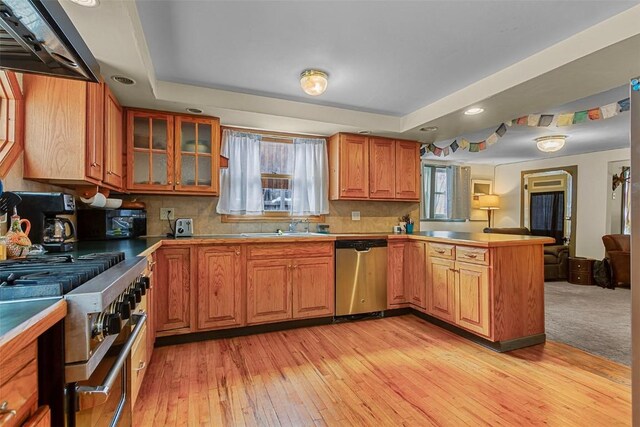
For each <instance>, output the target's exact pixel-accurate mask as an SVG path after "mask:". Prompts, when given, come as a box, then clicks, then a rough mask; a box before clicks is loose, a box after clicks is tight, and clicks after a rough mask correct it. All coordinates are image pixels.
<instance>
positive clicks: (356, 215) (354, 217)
mask: <svg viewBox="0 0 640 427" xmlns="http://www.w3.org/2000/svg"><path fill="white" fill-rule="evenodd" d="M351 221H360V212H359V211H353V212H351Z"/></svg>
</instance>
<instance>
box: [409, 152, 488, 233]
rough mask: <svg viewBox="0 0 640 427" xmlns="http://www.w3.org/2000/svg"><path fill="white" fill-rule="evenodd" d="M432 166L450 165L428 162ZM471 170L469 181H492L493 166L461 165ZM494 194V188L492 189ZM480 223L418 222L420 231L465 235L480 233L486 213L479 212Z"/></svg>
mask: <svg viewBox="0 0 640 427" xmlns="http://www.w3.org/2000/svg"><path fill="white" fill-rule="evenodd" d="M427 163H430V164H431V163H433V164H445V165H446V164H452V163H450V162H438V161H429V162H427ZM460 166H469V167H470V168H471V179H472V180H473V179H486V180H491V181H493V177H494V171H495V166H494V165H480V164H462V165H460ZM494 193H495V187H494ZM481 214H482V215H480V217H482V218H485V219H484V220H482V221H467V222H448V221H420V231H443V230H444V231H460V232H466V233H482V230H483V229H484V228H485V227H486V226H487V220H486V217H487V216H486V213H484V212H481Z"/></svg>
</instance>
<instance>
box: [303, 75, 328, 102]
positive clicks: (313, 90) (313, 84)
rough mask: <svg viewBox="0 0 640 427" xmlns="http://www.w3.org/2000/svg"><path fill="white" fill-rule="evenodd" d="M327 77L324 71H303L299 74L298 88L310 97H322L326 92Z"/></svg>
mask: <svg viewBox="0 0 640 427" xmlns="http://www.w3.org/2000/svg"><path fill="white" fill-rule="evenodd" d="M328 79H329V76H328V75H327V73H325V72H324V71H319V70H311V69H309V70H304V71H303V72H302V73H300V87H301V88H302V90H303V91H304V92H305V93H306V94H307V95H311V96H318V95H322V94H323V93H324V91H325V90H327V84H329V80H328Z"/></svg>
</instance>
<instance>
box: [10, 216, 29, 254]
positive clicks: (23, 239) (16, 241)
mask: <svg viewBox="0 0 640 427" xmlns="http://www.w3.org/2000/svg"><path fill="white" fill-rule="evenodd" d="M22 224H26V225H27V229H26V231H23V230H22ZM30 230H31V223H30V222H29V220H28V219H20V217H19V216H18V212H17V210H16V208H15V207H14V208H13V215H12V216H11V228H9V231H8V232H7V235H6V236H5V238H6V242H7V256H8V257H9V258H22V257H25V256H27V253H28V252H29V248H30V247H31V240H29V237H28V234H29V231H30Z"/></svg>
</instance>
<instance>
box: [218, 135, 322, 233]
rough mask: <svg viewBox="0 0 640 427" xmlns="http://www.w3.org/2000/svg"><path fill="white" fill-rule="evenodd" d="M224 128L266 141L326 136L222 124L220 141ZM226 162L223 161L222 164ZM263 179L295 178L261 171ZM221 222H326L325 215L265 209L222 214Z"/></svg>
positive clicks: (291, 142)
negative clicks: (249, 134) (259, 213)
mask: <svg viewBox="0 0 640 427" xmlns="http://www.w3.org/2000/svg"><path fill="white" fill-rule="evenodd" d="M224 130H233V131H238V132H247V133H255V134H258V135H261V136H262V141H264V142H277V143H288V144H293V139H294V138H326V137H325V136H320V135H304V134H296V133H286V132H270V131H265V130H258V129H248V128H238V127H230V126H220V141H222V133H223V132H224ZM223 164H224V162H221V166H220V167H222V165H223ZM260 175H261V179H264V178H289V179H293V175H289V174H273V173H261V174H260ZM220 216H221V219H220V220H221V222H223V223H234V222H280V223H282V222H290V221H308V222H310V223H320V222H324V220H325V215H291V213H289V212H285V211H264V212H263V213H262V215H229V214H222V215H220Z"/></svg>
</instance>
